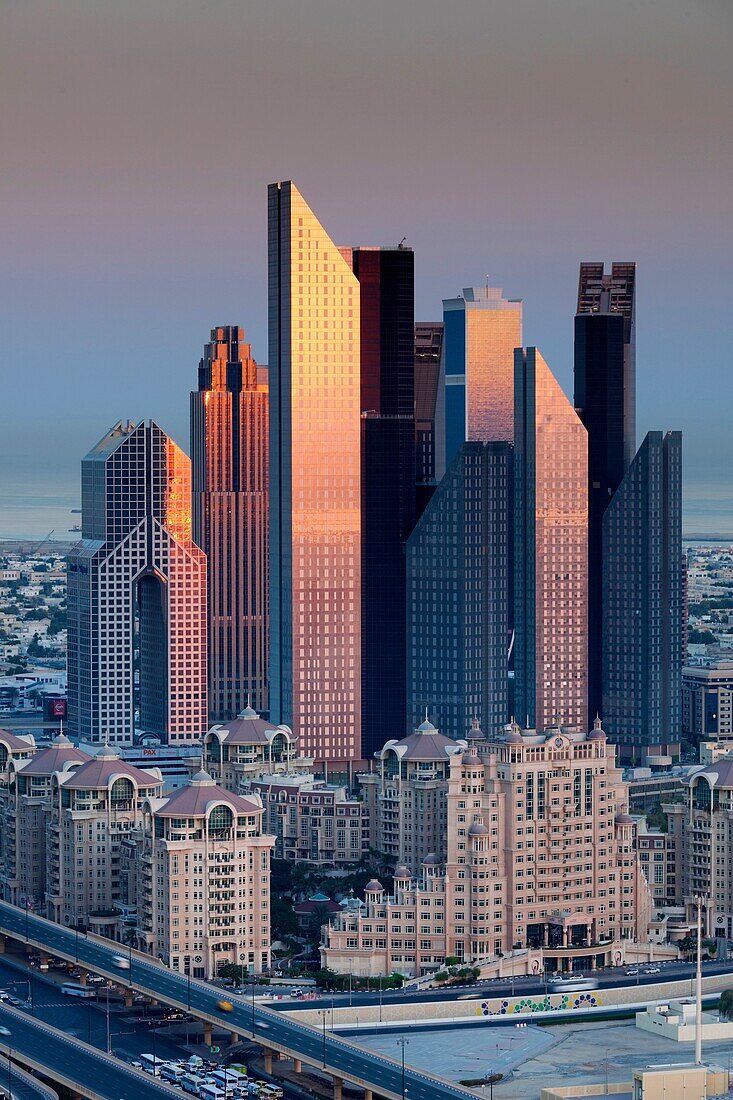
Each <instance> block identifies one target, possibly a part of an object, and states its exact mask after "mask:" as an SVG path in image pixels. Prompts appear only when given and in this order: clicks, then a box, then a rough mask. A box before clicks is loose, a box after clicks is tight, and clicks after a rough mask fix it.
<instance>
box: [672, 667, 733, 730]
mask: <svg viewBox="0 0 733 1100" xmlns="http://www.w3.org/2000/svg"><path fill="white" fill-rule="evenodd" d="M683 652H684V651H683ZM682 734H683V736H684V737H686V738H687V740H689V741H694V742H697V741H701V740H704V739H705V738H711V739H713V740H717V739H718V738H729V737H733V661H714V662H711V663H709V664H705V665H693V666H688V667H686V668H683V669H682Z"/></svg>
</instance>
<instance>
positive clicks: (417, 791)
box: [358, 717, 483, 877]
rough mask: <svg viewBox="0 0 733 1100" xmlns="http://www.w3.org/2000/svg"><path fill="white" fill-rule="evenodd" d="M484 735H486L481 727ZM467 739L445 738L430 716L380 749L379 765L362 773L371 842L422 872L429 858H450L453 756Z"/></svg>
mask: <svg viewBox="0 0 733 1100" xmlns="http://www.w3.org/2000/svg"><path fill="white" fill-rule="evenodd" d="M471 732H472V733H476V732H478V734H479V737H481V738H482V739H483V734H482V733H481V731H480V730H472V731H471ZM467 744H468V742H467V741H465V740H464V741H454V740H453V738H451V737H445V736H444V735H443V734H442V733H440V731H439V730H437V729H436V728H435V726H434V725H433V724H432V722H430V721H429V720H428V719H427V717H426V719H425V721H424V722H422V723H421V725H419V726H418V727H417V729H416V730H415V732H414V733H411V734H410V735H409V736H408V737H403V739H402V740H401V741H395V740H392V741H388V742H387V743H386V745H385V746H384V747H383V748H382V749H381V750H380V751H379V752H377V753H376V754H375V759H376V769H375V771H373V772H367V773H362V774H360V775H359V776H358V780H359V784H360V785H361V789H362V793H363V796H364V803H365V806H366V809H367V821H368V823H369V825H368V827H369V847H370V848H374V849H375V850H376V851H378V852H383V853H384V854H385V855H386V856H387V857H388V858H390V859H393V860H394V861H395V863H397V864H403V865H405V866H406V867H407V868H408V869H409V870H410V872H411V873H412V874H413V875H415V876H417V877H420V875H421V867H422V863H423V860H424V859H425V857H426V856H428V855H436V856H437V857H438V859H439V861H440V862H445V860H446V858H447V855H448V849H447V833H448V819H447V793H448V777H449V774H450V762H451V758H452V757H453V756H454V755H455V754H456V753H458V754H460V753H461V752H462V751H463V750H465V748H466V746H467Z"/></svg>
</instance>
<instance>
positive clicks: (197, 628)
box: [67, 422, 208, 745]
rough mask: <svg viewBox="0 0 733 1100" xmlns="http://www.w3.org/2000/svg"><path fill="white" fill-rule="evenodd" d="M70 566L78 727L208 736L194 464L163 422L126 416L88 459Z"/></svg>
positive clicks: (97, 733)
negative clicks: (79, 532) (193, 503)
mask: <svg viewBox="0 0 733 1100" xmlns="http://www.w3.org/2000/svg"><path fill="white" fill-rule="evenodd" d="M67 568H68V693H69V695H68V718H69V728H70V732H71V733H72V734H73V735H75V736H77V737H79V738H81V739H83V740H84V741H88V742H91V743H97V744H104V743H105V742H107V741H109V742H110V743H114V744H118V745H124V744H131V743H132V740H133V737H134V735H135V733H136V732H139V731H140V730H145V731H148V732H150V733H155V734H158V735H159V736H160V737H161V739H162V740H164V741H168V742H170V743H172V744H173V743H176V742H183V741H193V740H196V739H198V738H200V737H201V735H202V733H203V732H204V731H205V729H206V726H207V718H208V714H207V690H206V559H205V556H204V554H203V552H202V551H201V550H200V549H199V547H198V546H197V545H196V543H195V542H194V541H193V538H192V533H191V464H190V462H189V459H188V458H187V456H186V455H185V454H184V453H183V451H182V450H181V449H180V448H179V447H177V446H176V444H175V443H174V442H173V440H172V439H170V437H169V436H167V435H166V434H165V432H163V431H162V430H161V429H160V428H159V427H158V425H157V424H154V423H152V422H151V423H148V424H146V423H145V422H141V423H140V424H137V425H135V424H133V423H131V422H130V423H123V422H120V423H118V424H116V425H115V426H114V427H113V428H112V429H110V431H109V432H107V434H106V435H105V436H104V438H103V439H102V440H100V442H99V443H98V444H97V446H96V447H94V449H93V450H91V451H90V452H89V454H88V455H87V456H86V457H85V458H84V459H83V461H82V539H81V542H79V543H77V544H76V546H75V547H74V548H73V550H72V551H71V553H70V554H69V557H68V561H67ZM136 649H137V655H138V658H139V678H140V679H139V682H140V696H139V708H138V707H137V706H136V698H135V658H136ZM138 709H139V719H138V718H137V717H136V710H138Z"/></svg>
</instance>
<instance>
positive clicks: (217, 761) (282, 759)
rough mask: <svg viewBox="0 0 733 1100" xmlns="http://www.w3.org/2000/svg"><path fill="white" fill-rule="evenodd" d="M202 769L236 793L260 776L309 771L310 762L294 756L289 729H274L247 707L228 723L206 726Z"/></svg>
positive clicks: (294, 739) (295, 754)
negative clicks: (207, 728)
mask: <svg viewBox="0 0 733 1100" xmlns="http://www.w3.org/2000/svg"><path fill="white" fill-rule="evenodd" d="M204 767H205V768H206V769H207V771H208V772H209V774H210V775H211V776H212V777H213V778H214V779H215V780H216V782H217V783H221V784H222V785H223V786H224V787H226V788H227V790H230V791H234V792H235V793H237V792H242V791H244V790H246V789H247V785H248V783H249V781H250V780H251V779H255V778H257V777H259V776H260V775H265V774H266V775H275V774H280V773H285V774H292V773H302V772H310V771H311V770H312V768H313V760H312V759H311V758H309V757H299V756H298V755H297V740H296V738H295V737H294V736H293V731H292V730H291V729H290V727H289V726H275V725H273V724H272V722H268V721H266V719H264V718H260V716H259V714H258V713H257V711H255V710H253V708H252V707H249V706H248V707H245V708H244V710H242V711H240V713H239V714H238V715H237V717H236V718H234V719H232V721H231V722H219V723H216V724H215V725H213V726H211V727H210V729H209V730H208V732H207V733H206V735H205V737H204Z"/></svg>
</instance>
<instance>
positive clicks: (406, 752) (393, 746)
mask: <svg viewBox="0 0 733 1100" xmlns="http://www.w3.org/2000/svg"><path fill="white" fill-rule="evenodd" d="M465 747H466V742H465V741H454V740H453V738H452V737H445V736H444V735H443V734H442V733H441V732H440V730H438V729H436V727H435V726H434V725H433V723H432V722H431V721H430V719H429V718H428V717H427V714H426V716H425V720H424V721H423V722H421V723H420V725H419V726H418V727H417V729H416V730H415V732H414V733H410V734H408V736H407V737H403V738H402V740H401V741H388V742H387V744H386V745H385V746H384V748H383V749H382V750H381V752H378V753H377V754H376V755H377V757H382V755H383V753H384V752H385V751H392V752H395V753H396V754H397V755H398V756H399V758H400V760H424V761H426V762H428V761H435V762H437V761H440V760H445V758H446V756H452V755H453V753H455V752H460V751H461V749H464V748H465Z"/></svg>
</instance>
